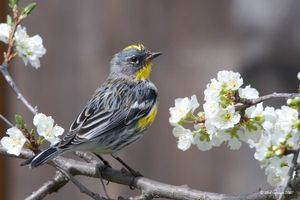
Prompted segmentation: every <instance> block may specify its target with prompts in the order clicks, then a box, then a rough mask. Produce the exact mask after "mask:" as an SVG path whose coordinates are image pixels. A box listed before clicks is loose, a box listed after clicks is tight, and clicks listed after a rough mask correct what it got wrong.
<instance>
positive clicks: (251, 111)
mask: <svg viewBox="0 0 300 200" xmlns="http://www.w3.org/2000/svg"><path fill="white" fill-rule="evenodd" d="M245 115H246V116H247V117H249V118H255V117H263V115H264V107H263V103H259V104H257V105H255V106H251V107H249V108H247V109H246V110H245Z"/></svg>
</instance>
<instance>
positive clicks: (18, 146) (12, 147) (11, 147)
mask: <svg viewBox="0 0 300 200" xmlns="http://www.w3.org/2000/svg"><path fill="white" fill-rule="evenodd" d="M6 134H7V135H9V137H8V136H4V137H3V138H2V139H1V144H2V146H3V147H4V148H5V149H6V151H7V153H9V154H13V155H16V156H19V155H20V153H21V150H22V148H23V146H24V144H25V142H26V141H27V139H26V137H25V136H24V135H23V133H22V131H20V130H19V129H18V128H17V127H12V128H9V129H8V130H7V131H6Z"/></svg>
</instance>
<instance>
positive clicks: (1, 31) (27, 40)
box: [0, 23, 46, 69]
mask: <svg viewBox="0 0 300 200" xmlns="http://www.w3.org/2000/svg"><path fill="white" fill-rule="evenodd" d="M11 29H12V25H11V24H8V23H1V24H0V41H2V42H4V43H6V44H7V43H8V42H9V41H8V40H9V34H10V32H11V31H12V30H11ZM14 40H15V45H14V48H15V51H16V53H17V54H18V55H19V56H20V57H21V58H22V60H23V61H24V63H25V65H28V63H30V65H31V66H32V67H34V68H36V69H37V68H39V67H40V60H39V59H40V58H41V57H42V56H43V55H44V54H45V53H46V49H45V48H44V46H43V40H42V38H41V37H40V36H39V35H35V36H33V37H29V36H28V34H27V31H26V28H25V27H22V26H21V25H18V26H17V29H16V32H15V34H14Z"/></svg>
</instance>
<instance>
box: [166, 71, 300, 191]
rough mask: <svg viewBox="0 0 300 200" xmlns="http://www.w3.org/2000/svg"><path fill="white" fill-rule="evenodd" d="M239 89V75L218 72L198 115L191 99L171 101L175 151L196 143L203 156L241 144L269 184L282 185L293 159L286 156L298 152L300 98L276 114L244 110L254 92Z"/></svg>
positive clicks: (257, 106) (258, 106)
mask: <svg viewBox="0 0 300 200" xmlns="http://www.w3.org/2000/svg"><path fill="white" fill-rule="evenodd" d="M242 85H243V79H242V78H241V76H240V74H239V73H235V72H232V71H220V72H219V73H218V75H217V78H216V79H212V80H211V82H210V83H209V84H207V87H206V89H205V91H204V100H205V103H204V104H203V110H204V111H203V112H195V110H196V109H197V108H198V107H199V103H198V100H197V98H196V96H195V95H193V96H192V97H191V98H190V99H189V98H187V97H185V98H178V99H176V100H175V107H171V108H170V115H171V116H170V119H169V121H170V124H171V125H172V126H174V129H173V135H174V136H175V137H177V138H178V143H177V144H178V148H179V149H181V150H183V151H185V150H187V149H188V148H189V147H190V146H191V145H193V144H195V145H196V146H197V147H198V148H199V149H200V150H203V151H205V150H209V149H211V148H212V147H214V146H220V145H221V144H223V143H225V144H227V145H228V146H229V148H230V149H239V148H240V147H241V145H242V142H244V143H246V144H248V145H249V146H250V147H251V148H255V150H256V151H255V155H254V157H255V159H257V160H258V161H259V162H260V164H261V167H264V168H265V172H266V174H267V177H268V182H269V183H270V184H271V185H273V186H279V185H286V183H287V180H288V170H289V168H290V167H291V160H292V157H293V156H292V155H291V154H289V153H287V152H290V150H295V149H297V148H298V147H299V145H298V142H299V140H300V132H299V130H300V120H299V117H298V115H299V113H298V110H299V108H300V99H299V98H295V99H290V100H288V102H287V103H288V106H282V107H281V108H280V109H275V108H273V107H265V108H264V106H263V103H258V104H255V105H247V104H245V103H244V102H247V101H250V100H253V99H257V98H258V97H259V93H258V91H257V90H256V89H255V88H252V87H251V86H250V85H248V86H246V87H242ZM245 105H246V106H245ZM191 125H192V127H193V128H191Z"/></svg>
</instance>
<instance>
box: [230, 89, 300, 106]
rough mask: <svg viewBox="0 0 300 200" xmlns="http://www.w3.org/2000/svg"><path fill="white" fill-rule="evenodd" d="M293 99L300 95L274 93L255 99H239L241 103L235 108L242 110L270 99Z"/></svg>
mask: <svg viewBox="0 0 300 200" xmlns="http://www.w3.org/2000/svg"><path fill="white" fill-rule="evenodd" d="M295 97H300V93H276V92H274V93H272V94H268V95H264V96H261V97H258V98H256V99H240V102H241V103H238V104H236V106H235V108H236V109H237V110H242V109H245V108H247V107H250V106H253V105H256V104H258V103H261V102H263V101H267V100H270V99H277V98H281V99H291V98H295Z"/></svg>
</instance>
